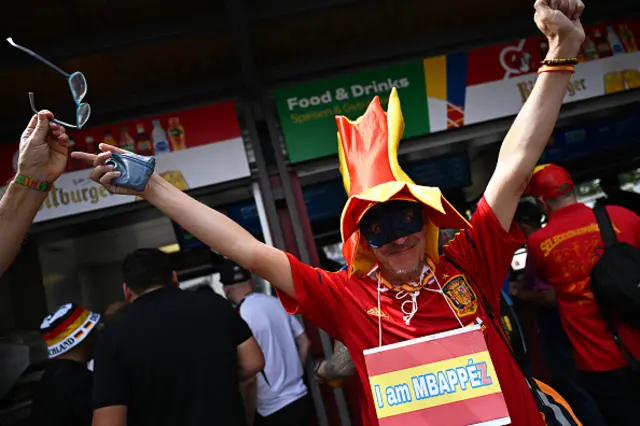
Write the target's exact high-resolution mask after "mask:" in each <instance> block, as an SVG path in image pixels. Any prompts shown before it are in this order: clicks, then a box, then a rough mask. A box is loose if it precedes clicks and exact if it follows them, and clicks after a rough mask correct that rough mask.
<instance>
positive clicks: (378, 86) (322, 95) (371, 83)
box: [275, 62, 429, 163]
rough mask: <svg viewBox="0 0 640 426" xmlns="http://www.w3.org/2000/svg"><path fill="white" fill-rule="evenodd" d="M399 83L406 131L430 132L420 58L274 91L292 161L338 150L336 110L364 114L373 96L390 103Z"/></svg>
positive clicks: (409, 133) (350, 114) (411, 133)
mask: <svg viewBox="0 0 640 426" xmlns="http://www.w3.org/2000/svg"><path fill="white" fill-rule="evenodd" d="M392 87H397V88H398V94H399V95H400V99H401V100H402V106H403V113H404V115H405V123H406V127H405V132H404V134H405V137H411V136H417V135H422V134H425V133H429V121H428V120H427V119H426V118H427V117H428V112H427V101H426V98H425V81H424V72H423V69H422V63H420V62H410V63H405V64H400V65H394V66H390V67H386V68H379V69H375V70H370V71H366V72H362V73H359V74H352V75H347V76H342V77H336V78H330V79H326V80H320V81H314V82H311V83H307V84H303V85H299V86H294V87H286V88H283V89H279V90H277V91H276V93H275V96H276V104H277V109H278V115H279V116H280V123H281V124H282V131H283V133H284V135H285V140H286V144H287V151H288V153H289V159H290V160H291V162H293V163H299V162H302V161H307V160H312V159H315V158H320V157H326V156H328V155H333V154H336V153H337V152H338V148H337V144H338V139H337V136H336V134H337V130H336V121H335V116H336V115H344V116H346V117H348V118H350V119H352V120H355V119H356V118H358V117H359V116H361V115H362V114H363V113H364V111H365V110H366V109H367V106H368V105H369V103H370V102H371V100H372V99H373V97H374V96H376V95H378V96H380V101H381V103H382V106H383V108H386V106H387V102H388V98H389V93H390V92H391V88H392Z"/></svg>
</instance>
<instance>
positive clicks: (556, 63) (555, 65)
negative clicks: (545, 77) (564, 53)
mask: <svg viewBox="0 0 640 426" xmlns="http://www.w3.org/2000/svg"><path fill="white" fill-rule="evenodd" d="M577 64H578V59H577V58H565V59H563V58H560V59H545V60H544V61H542V62H541V63H540V68H539V69H538V75H540V74H542V73H543V72H568V73H571V74H573V73H574V72H575V71H576V67H575V66H576V65H577Z"/></svg>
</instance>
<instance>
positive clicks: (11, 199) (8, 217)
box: [0, 183, 47, 275]
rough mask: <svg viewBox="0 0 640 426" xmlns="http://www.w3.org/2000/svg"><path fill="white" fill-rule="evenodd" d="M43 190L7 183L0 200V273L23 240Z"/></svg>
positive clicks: (8, 263) (41, 200) (3, 270)
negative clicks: (0, 238)
mask: <svg viewBox="0 0 640 426" xmlns="http://www.w3.org/2000/svg"><path fill="white" fill-rule="evenodd" d="M46 196H47V194H46V193H44V192H39V191H35V190H33V189H29V188H27V187H24V186H22V185H18V184H15V183H11V184H9V187H8V188H7V191H6V192H5V194H4V196H3V197H2V200H0V235H2V239H3V243H2V244H1V245H0V275H2V274H4V272H5V271H6V270H7V268H8V267H9V265H11V263H12V262H13V260H14V258H15V257H16V254H17V253H18V250H19V249H20V246H21V245H22V242H23V240H24V237H25V235H26V234H27V231H28V230H29V227H30V226H31V223H32V222H33V218H34V217H35V215H36V213H38V210H39V209H40V206H41V205H42V203H43V201H44V199H45V197H46Z"/></svg>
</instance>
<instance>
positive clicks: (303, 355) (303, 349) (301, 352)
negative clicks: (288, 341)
mask: <svg viewBox="0 0 640 426" xmlns="http://www.w3.org/2000/svg"><path fill="white" fill-rule="evenodd" d="M298 356H299V357H300V363H301V364H302V365H304V363H305V362H306V360H307V357H308V356H309V345H304V346H303V345H301V346H298Z"/></svg>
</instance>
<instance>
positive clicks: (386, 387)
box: [364, 325, 511, 426]
mask: <svg viewBox="0 0 640 426" xmlns="http://www.w3.org/2000/svg"><path fill="white" fill-rule="evenodd" d="M364 357H365V363H366V366H367V373H368V375H369V383H370V385H371V392H372V394H373V402H374V405H375V407H376V414H377V416H378V419H379V423H380V426H406V425H417V424H420V425H425V426H442V425H449V426H466V425H474V426H480V425H487V426H488V425H492V426H499V425H508V424H510V423H511V418H510V417H509V412H508V411H507V406H506V403H505V401H504V397H503V395H502V391H501V389H500V384H499V383H498V378H497V376H496V372H495V369H494V366H493V363H492V361H491V357H490V356H489V351H488V350H487V344H486V342H485V340H484V336H483V335H482V331H481V330H480V326H479V325H474V326H470V327H465V328H460V329H456V330H452V331H447V332H444V333H439V334H435V335H432V336H427V337H422V338H419V339H414V340H409V341H406V342H400V343H396V344H392V345H387V346H382V347H380V348H374V349H369V350H366V351H365V352H364Z"/></svg>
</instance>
